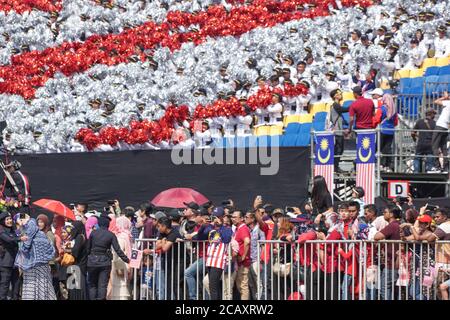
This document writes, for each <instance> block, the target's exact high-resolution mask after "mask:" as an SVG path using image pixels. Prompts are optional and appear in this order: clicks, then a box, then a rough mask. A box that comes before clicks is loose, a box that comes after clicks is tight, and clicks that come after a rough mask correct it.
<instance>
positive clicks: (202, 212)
mask: <svg viewBox="0 0 450 320" xmlns="http://www.w3.org/2000/svg"><path fill="white" fill-rule="evenodd" d="M198 213H199V214H200V215H201V216H209V211H208V209H207V208H200V210H199V211H198Z"/></svg>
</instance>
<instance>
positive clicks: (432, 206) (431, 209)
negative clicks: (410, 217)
mask: <svg viewBox="0 0 450 320" xmlns="http://www.w3.org/2000/svg"><path fill="white" fill-rule="evenodd" d="M438 208H439V206H434V205H431V204H428V205H427V208H426V210H429V211H435V210H436V209H438Z"/></svg>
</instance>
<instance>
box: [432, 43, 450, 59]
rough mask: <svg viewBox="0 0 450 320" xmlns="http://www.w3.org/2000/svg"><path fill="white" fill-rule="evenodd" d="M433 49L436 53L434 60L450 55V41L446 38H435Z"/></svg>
mask: <svg viewBox="0 0 450 320" xmlns="http://www.w3.org/2000/svg"><path fill="white" fill-rule="evenodd" d="M434 49H435V51H436V53H435V55H434V56H435V57H436V58H443V57H447V56H449V55H450V39H447V38H443V39H440V38H436V39H434Z"/></svg>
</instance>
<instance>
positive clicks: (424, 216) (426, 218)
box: [417, 214, 433, 223]
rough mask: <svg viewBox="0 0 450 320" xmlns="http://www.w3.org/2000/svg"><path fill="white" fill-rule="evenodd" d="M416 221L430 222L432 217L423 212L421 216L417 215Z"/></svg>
mask: <svg viewBox="0 0 450 320" xmlns="http://www.w3.org/2000/svg"><path fill="white" fill-rule="evenodd" d="M417 221H419V222H423V223H431V222H432V221H433V219H432V218H431V217H430V216H429V215H427V214H424V215H423V216H418V217H417Z"/></svg>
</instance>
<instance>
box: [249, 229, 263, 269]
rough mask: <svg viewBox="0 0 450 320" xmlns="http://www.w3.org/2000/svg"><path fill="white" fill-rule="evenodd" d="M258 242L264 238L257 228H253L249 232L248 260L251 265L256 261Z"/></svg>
mask: <svg viewBox="0 0 450 320" xmlns="http://www.w3.org/2000/svg"><path fill="white" fill-rule="evenodd" d="M258 240H266V237H265V235H264V232H262V231H261V229H259V226H255V227H254V228H253V229H252V230H251V231H250V258H251V259H252V263H253V262H256V261H258V260H257V259H258Z"/></svg>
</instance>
